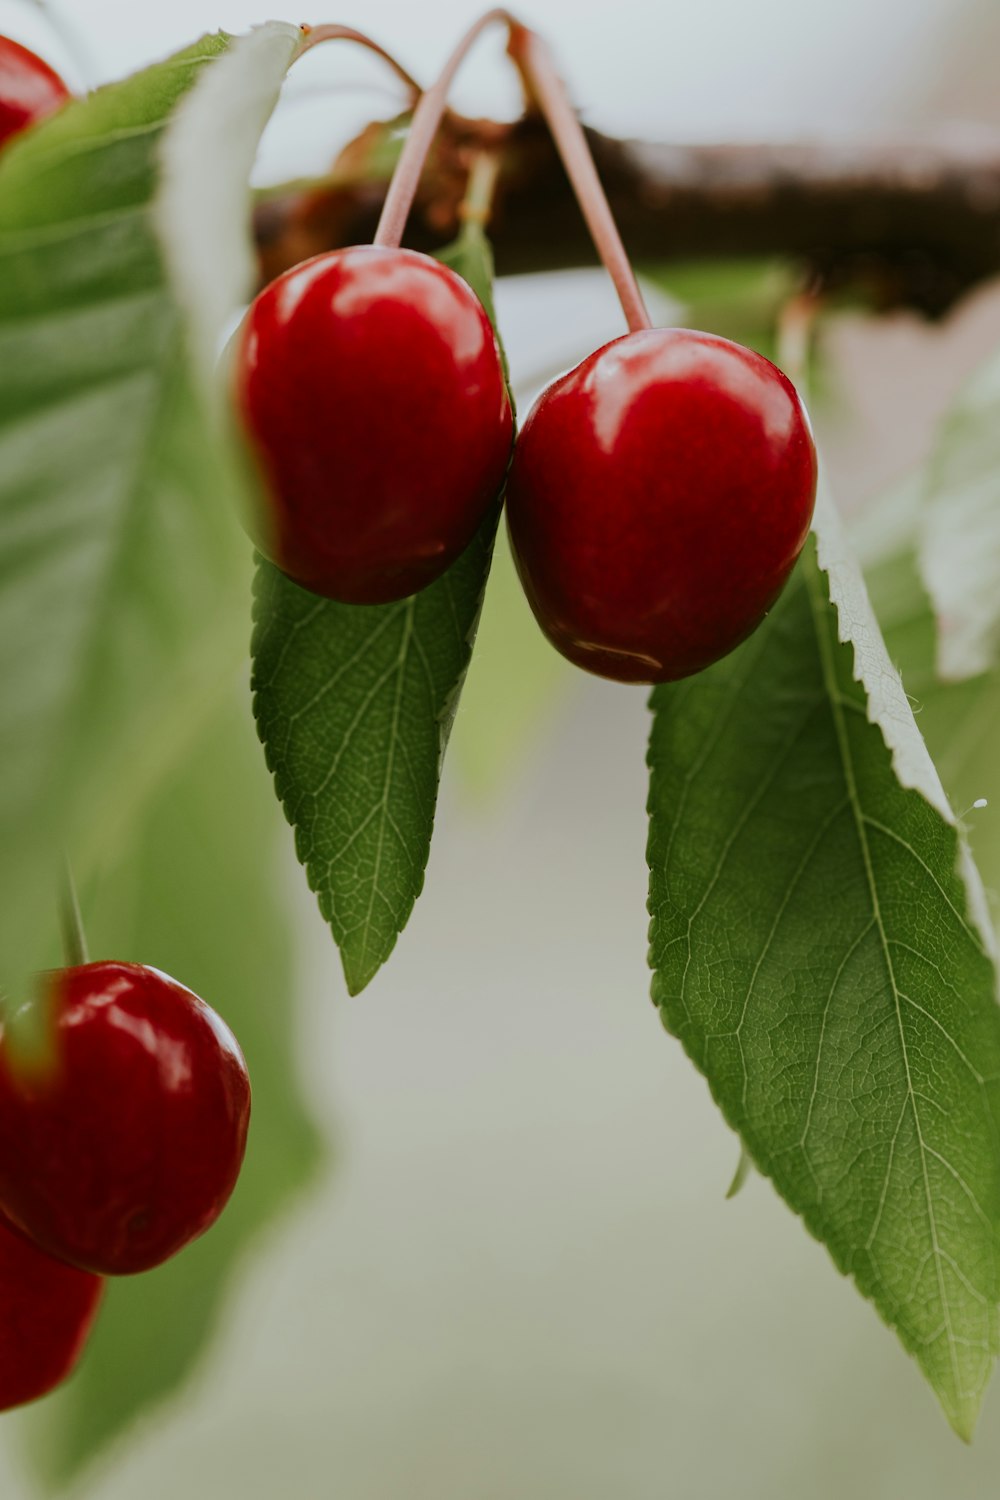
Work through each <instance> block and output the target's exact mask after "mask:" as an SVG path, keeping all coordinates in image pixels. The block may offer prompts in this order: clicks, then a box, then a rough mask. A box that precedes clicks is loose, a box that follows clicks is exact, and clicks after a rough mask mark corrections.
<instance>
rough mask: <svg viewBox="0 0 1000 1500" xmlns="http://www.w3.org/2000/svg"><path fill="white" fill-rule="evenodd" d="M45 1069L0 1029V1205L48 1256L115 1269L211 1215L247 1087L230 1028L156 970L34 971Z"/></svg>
mask: <svg viewBox="0 0 1000 1500" xmlns="http://www.w3.org/2000/svg"><path fill="white" fill-rule="evenodd" d="M43 977H44V980H45V983H46V992H45V995H44V997H43V1000H44V1003H46V1004H47V1007H48V1012H47V1016H46V1024H47V1028H48V1035H49V1046H48V1047H47V1048H46V1049H45V1050H46V1058H45V1062H44V1065H42V1064H36V1065H34V1066H32V1067H30V1068H29V1067H28V1066H27V1064H26V1063H24V1062H21V1064H20V1066H15V1059H14V1058H13V1057H12V1056H11V1051H12V1048H11V1045H10V1042H9V1039H8V1037H7V1035H5V1034H0V1211H2V1212H3V1214H5V1215H6V1217H7V1219H8V1220H9V1221H10V1222H11V1223H12V1224H13V1225H14V1226H15V1227H16V1228H17V1229H20V1230H21V1231H22V1232H23V1233H25V1234H27V1235H28V1236H29V1238H31V1239H32V1240H34V1241H35V1243H36V1244H38V1245H40V1246H41V1248H42V1249H43V1250H47V1251H48V1252H49V1254H51V1255H54V1256H56V1257H58V1258H59V1259H60V1260H65V1261H68V1262H69V1263H70V1264H71V1265H74V1266H79V1267H80V1268H81V1269H83V1270H87V1271H96V1272H100V1273H103V1274H104V1275H109V1276H110V1275H124V1274H127V1273H130V1272H133V1271H145V1270H148V1269H149V1267H151V1266H156V1265H159V1264H160V1262H161V1261H164V1260H166V1259H167V1258H168V1257H169V1256H171V1255H173V1254H175V1252H176V1251H178V1250H180V1249H182V1248H183V1246H184V1245H186V1244H187V1243H188V1242H189V1241H190V1240H193V1239H194V1238H195V1237H196V1236H197V1235H199V1234H202V1233H203V1232H204V1231H205V1230H206V1229H208V1228H209V1227H210V1225H212V1224H213V1223H214V1222H215V1220H216V1219H217V1218H218V1216H219V1214H220V1213H221V1212H222V1210H223V1208H224V1207H225V1205H226V1202H227V1200H228V1198H229V1195H230V1194H231V1192H232V1190H233V1188H234V1187H235V1185H236V1179H237V1177H238V1175H239V1171H240V1166H241V1164H242V1161H243V1152H244V1149H245V1147H246V1135H247V1126H248V1123H249V1117H250V1084H249V1080H248V1078H247V1071H246V1064H245V1063H244V1061H243V1056H242V1053H241V1052H240V1049H239V1047H238V1045H237V1043H236V1040H235V1038H234V1037H233V1035H232V1033H231V1032H230V1030H229V1028H228V1027H227V1026H226V1025H225V1024H224V1023H223V1022H222V1021H221V1020H220V1019H219V1017H218V1016H217V1015H216V1014H215V1012H214V1011H213V1010H211V1009H210V1008H209V1006H207V1005H206V1004H205V1003H204V1002H203V1001H202V1000H199V999H198V997H197V995H193V994H192V993H191V991H190V990H187V989H185V988H184V986H183V985H180V984H177V983H176V981H175V980H173V979H170V978H168V977H167V975H166V974H161V973H160V972H159V970H157V969H149V968H145V967H144V966H142V965H139V964H121V963H93V964H83V965H80V966H79V967H77V968H71V969H61V970H58V971H57V972H55V973H52V974H49V975H45V976H43Z"/></svg>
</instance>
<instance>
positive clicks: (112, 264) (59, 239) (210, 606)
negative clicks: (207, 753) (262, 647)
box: [0, 37, 248, 994]
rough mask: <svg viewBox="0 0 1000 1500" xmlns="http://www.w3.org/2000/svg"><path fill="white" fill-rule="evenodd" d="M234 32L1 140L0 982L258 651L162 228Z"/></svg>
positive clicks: (49, 927)
mask: <svg viewBox="0 0 1000 1500" xmlns="http://www.w3.org/2000/svg"><path fill="white" fill-rule="evenodd" d="M225 45H226V43H225V39H224V38H219V37H215V38H211V39H209V40H206V41H205V42H202V43H200V44H199V45H197V46H195V47H192V48H191V49H190V50H189V51H187V52H185V53H182V54H180V55H179V56H178V57H177V58H175V59H173V60H172V61H171V62H169V63H167V64H164V65H161V66H158V67H156V68H152V69H150V70H148V71H147V72H145V73H142V74H139V75H137V76H136V77H135V78H131V79H128V80H126V81H125V82H124V83H120V84H115V85H112V86H110V87H108V88H106V89H102V90H100V91H99V92H98V93H96V94H94V95H91V96H90V97H88V98H87V99H84V100H81V101H79V102H76V103H73V104H71V105H70V106H69V107H68V108H66V109H65V110H63V111H61V112H60V113H59V114H58V115H56V116H55V117H53V118H52V119H51V120H49V121H47V122H45V124H43V125H42V126H40V127H39V128H37V129H36V130H33V131H30V132H28V133H27V134H26V135H25V136H24V137H23V138H22V139H21V140H18V141H16V142H15V143H14V144H13V145H11V146H10V148H9V149H8V150H6V151H5V152H4V153H3V157H2V159H0V764H2V766H3V778H2V781H0V888H2V890H3V893H4V898H3V901H2V902H0V984H3V985H5V986H6V987H7V988H8V989H9V990H10V991H11V993H12V994H17V993H19V991H20V988H21V984H22V980H23V976H24V974H25V973H27V972H28V971H30V970H31V969H33V968H37V967H39V965H40V964H41V963H42V962H44V961H45V960H48V959H51V958H52V956H53V950H52V946H51V944H52V940H53V936H54V930H55V924H54V916H53V912H54V903H53V897H52V891H53V886H54V875H55V872H56V871H57V869H58V851H59V849H60V847H62V846H64V845H68V846H70V847H72V849H73V850H74V853H75V855H76V858H77V861H78V866H79V867H80V868H81V869H83V868H89V867H90V866H91V865H92V864H93V863H94V862H95V860H96V859H97V858H99V857H100V855H101V853H102V851H103V850H105V849H106V848H107V847H108V844H109V842H110V841H112V840H113V839H114V837H115V836H116V835H117V833H118V832H119V831H120V830H121V829H122V828H124V827H127V826H128V825H129V822H130V819H131V817H132V814H133V812H134V811H135V810H136V809H138V808H139V807H140V806H141V803H142V799H143V797H144V796H145V795H146V793H147V792H148V791H149V789H150V788H151V787H152V786H154V785H155V783H156V780H157V777H158V776H159V775H160V774H161V773H162V771H163V770H164V769H165V767H167V766H169V764H170V763H171V760H172V759H173V757H174V756H175V755H176V754H177V753H178V752H179V750H180V749H181V748H183V745H184V743H185V741H186V739H187V737H188V736H189V735H190V733H191V726H192V721H196V720H197V717H198V716H199V714H201V713H203V712H204V710H205V708H206V706H207V703H208V702H209V701H210V698H211V695H212V693H213V692H214V691H215V688H216V684H217V683H218V681H219V680H220V677H221V676H222V675H223V674H224V673H225V672H227V671H228V670H230V669H231V668H232V665H233V664H234V663H236V662H238V661H239V659H240V655H241V653H242V650H243V649H244V639H245V637H244V627H243V624H242V614H243V608H244V606H243V600H244V599H245V592H244V590H245V584H246V577H247V566H248V549H247V546H246V543H245V541H244V540H243V538H242V537H241V536H240V534H239V528H238V523H237V521H236V519H235V513H234V507H233V503H232V490H231V487H230V485H229V481H228V477H227V471H226V470H225V468H224V466H223V465H221V464H220V462H219V461H218V450H217V446H216V444H215V443H214V442H213V441H212V439H211V436H210V434H209V432H208V429H207V425H206V419H205V416H204V413H203V411H202V409H201V406H200V404H199V402H198V401H197V399H196V396H195V391H194V389H193V386H192V382H191V379H190V376H189V368H188V360H187V354H186V349H185V344H184V340H183V336H182V333H181V328H180V323H179V319H178V315H177V309H176V305H175V303H174V301H173V299H172V297H171V295H170V293H169V291H168V289H167V287H166V284H165V280H164V271H163V265H162V261H161V257H160V252H159V249H158V246H157V242H156V239H155V236H154V233H153V227H152V221H151V202H152V198H153V194H154V192H155V190H156V185H157V148H158V143H159V140H160V138H161V135H162V132H163V130H164V126H165V124H166V122H167V120H168V119H169V117H170V115H171V112H172V111H173V109H174V108H175V106H176V105H177V103H178V101H179V100H180V99H181V98H182V97H183V96H184V94H185V92H186V91H187V90H188V89H189V88H190V87H191V85H192V84H193V83H194V81H195V80H196V79H197V78H198V77H199V76H201V74H202V72H203V70H204V68H205V67H206V66H211V65H212V63H213V60H214V59H215V58H216V57H217V56H218V55H219V54H220V52H222V51H223V50H224V48H225Z"/></svg>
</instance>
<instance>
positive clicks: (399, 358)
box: [236, 245, 513, 604]
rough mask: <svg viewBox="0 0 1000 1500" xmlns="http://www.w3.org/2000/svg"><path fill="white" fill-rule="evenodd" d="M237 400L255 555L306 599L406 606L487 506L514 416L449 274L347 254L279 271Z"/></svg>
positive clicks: (424, 265)
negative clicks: (248, 455) (256, 466)
mask: <svg viewBox="0 0 1000 1500" xmlns="http://www.w3.org/2000/svg"><path fill="white" fill-rule="evenodd" d="M236 397H237V405H238V408H239V411H240V413H241V415H242V418H243V422H244V425H245V427H246V429H247V431H248V434H249V436H250V437H251V440H252V446H253V447H254V448H255V449H256V451H257V454H258V456H259V458H260V461H261V465H262V467H263V470H264V476H265V489H266V491H267V495H268V497H269V500H270V506H269V508H268V512H267V513H266V514H264V515H263V516H261V518H260V519H259V522H258V525H257V528H256V529H257V537H256V540H257V542H258V545H259V546H260V548H261V550H262V551H263V552H264V553H265V555H266V556H268V557H270V558H271V560H272V561H273V562H274V563H276V564H277V566H278V567H279V568H281V569H282V570H283V571H284V572H285V573H287V574H288V575H289V577H291V578H293V579H294V580H295V581H296V582H297V583H300V584H301V585H302V586H303V587H304V588H307V589H310V590H312V591H313V592H314V593H317V594H324V595H326V596H327V597H329V598H331V599H339V600H341V601H343V602H345V603H349V604H384V603H387V602H389V601H390V600H394V599H402V598H405V597H406V596H407V595H409V594H413V593H416V592H417V590H418V589H422V588H425V587H426V586H427V584H429V583H432V582H433V581H434V579H435V578H437V577H439V576H440V574H441V573H443V572H444V570H445V569H446V568H447V567H448V566H449V565H450V564H451V563H452V562H454V561H455V559H456V558H457V557H458V556H459V555H460V553H462V552H463V551H464V550H465V548H466V547H467V546H468V544H469V543H470V542H471V540H472V538H473V536H474V535H475V533H476V531H477V530H478V528H479V526H480V525H481V523H482V522H483V520H484V519H485V517H486V515H487V514H488V512H489V511H490V509H491V508H492V506H493V505H494V503H495V502H496V500H497V497H498V494H499V491H500V487H501V485H502V483H503V478H504V474H505V472H506V469H507V464H508V460H509V457H510V445H511V441H512V436H513V417H512V414H511V407H510V400H509V398H508V394H507V385H506V381H505V379H504V373H503V366H502V363H501V360H500V352H499V349H498V348H497V342H496V338H495V336H494V333H493V329H492V327H491V325H490V321H489V318H488V317H487V316H486V313H485V311H484V310H483V307H482V304H481V303H480V301H479V299H478V298H477V297H476V295H475V293H474V292H473V291H472V289H471V288H470V287H469V286H468V285H467V283H466V282H464V281H463V280H462V278H461V277H460V276H457V275H456V274H455V272H454V271H452V270H450V269H449V268H448V267H447V266H443V265H441V264H440V262H438V261H435V260H432V259H431V258H430V257H429V256H426V255H418V254H417V253H416V252H415V251H412V250H394V249H388V248H384V247H379V246H374V245H359V246H354V247H353V248H351V249H347V250H334V251H332V252H330V253H329V254H326V255H319V256H316V257H314V258H313V259H312V260H308V261H304V262H303V263H302V265H299V266H293V267H292V269H291V270H290V271H286V272H285V273H284V275H282V276H279V277H278V279H277V280H276V281H273V282H271V284H270V285H269V286H267V287H265V288H264V290H263V291H262V292H261V293H260V295H259V296H258V297H257V299H256V301H255V302H254V303H253V305H252V307H251V309H250V311H249V313H248V315H247V318H246V321H245V323H244V326H243V329H242V334H241V337H240V340H239V344H238V351H237V362H236Z"/></svg>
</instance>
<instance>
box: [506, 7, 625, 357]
mask: <svg viewBox="0 0 1000 1500" xmlns="http://www.w3.org/2000/svg"><path fill="white" fill-rule="evenodd" d="M507 51H508V52H509V54H510V56H511V58H512V59H513V61H514V62H515V63H516V64H517V67H518V69H519V70H520V72H521V76H522V77H523V78H524V80H525V83H526V84H527V86H528V88H529V90H530V93H531V94H532V96H533V97H534V99H535V100H536V102H537V104H538V107H539V109H540V110H541V112H542V114H543V115H544V116H545V120H546V123H547V124H548V127H549V129H550V130H551V132H552V138H553V140H554V141H555V143H556V149H557V151H558V152H559V155H560V156H561V157H562V162H563V166H564V167H565V168H566V175H567V177H568V178H569V180H570V183H571V185H572V188H573V192H574V193H575V194H576V201H577V202H578V203H579V205H580V212H581V213H582V214H583V217H584V219H585V220H586V222H587V228H588V229H589V230H590V237H591V239H592V240H593V241H594V245H595V247H596V249H597V253H598V255H599V256H600V257H601V260H602V261H603V262H604V264H605V266H606V267H607V269H608V274H609V275H610V277H611V280H612V281H613V282H614V284H615V291H616V292H617V293H618V300H619V302H620V303H621V305H622V312H623V313H624V314H625V320H626V322H627V323H628V326H629V331H630V332H631V333H636V332H638V331H640V330H641V329H643V328H649V327H651V319H650V316H649V313H648V311H647V309H646V304H645V302H644V301H643V296H642V292H641V291H640V290H639V283H638V282H637V280H636V277H635V272H634V271H633V270H632V264H631V262H630V260H629V258H628V255H627V254H626V252H625V246H624V245H623V244H622V237H621V235H620V234H619V233H618V225H617V224H616V223H615V218H614V214H613V213H612V212H611V205H610V204H609V203H608V199H607V195H606V193H605V191H604V188H603V187H602V185H601V179H600V178H599V177H598V175H597V168H596V167H595V166H594V158H593V156H592V155H591V152H590V147H589V146H588V144H587V137H586V136H585V135H584V131H583V126H582V125H581V124H580V121H579V119H578V118H577V114H576V111H575V110H574V108H573V106H572V104H571V103H570V98H569V94H568V93H567V90H566V85H565V84H564V83H563V81H562V79H561V78H560V76H559V74H558V72H557V70H556V66H555V63H554V61H553V58H552V53H551V52H550V50H549V47H548V45H547V43H546V42H545V41H544V40H543V38H542V37H540V36H539V35H538V33H537V32H535V31H530V30H529V29H528V28H527V27H526V26H521V25H520V24H519V23H517V22H513V23H512V24H511V28H510V41H509V43H508V46H507Z"/></svg>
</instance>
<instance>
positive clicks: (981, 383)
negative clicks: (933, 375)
mask: <svg viewBox="0 0 1000 1500" xmlns="http://www.w3.org/2000/svg"><path fill="white" fill-rule="evenodd" d="M919 560H920V571H921V574H922V575H923V578H924V579H925V580H926V584H927V588H928V592H929V593H930V597H931V599H932V601H933V603H934V607H935V610H936V612H937V616H938V630H939V639H938V648H937V649H938V670H939V673H940V675H941V676H942V677H944V678H954V679H961V678H964V677H974V676H976V675H977V674H979V673H981V672H985V671H987V670H988V669H989V668H990V667H992V666H995V665H997V664H998V663H1000V357H997V356H996V355H994V356H993V357H992V358H991V359H989V360H988V361H987V363H986V364H985V365H983V366H982V367H981V368H980V369H979V370H978V371H977V373H976V374H975V376H974V377H973V379H972V380H970V381H969V382H968V384H967V385H966V387H965V389H964V390H963V391H962V392H961V394H960V396H959V397H958V400H957V401H956V402H955V404H954V405H953V407H952V409H951V411H950V412H949V413H948V415H947V417H946V419H945V421H944V422H943V424H942V426H941V430H940V433H939V436H938V440H937V444H936V447H935V450H934V453H933V454H932V456H931V459H930V461H929V463H928V465H927V469H926V494H925V500H924V507H923V514H922V517H921V536H920V545H919Z"/></svg>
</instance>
